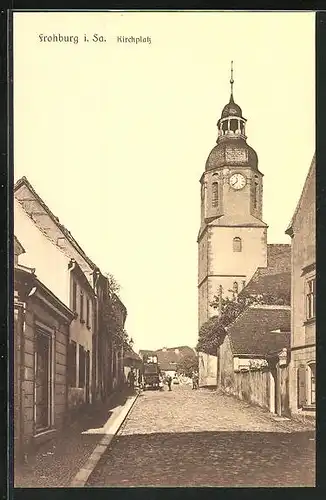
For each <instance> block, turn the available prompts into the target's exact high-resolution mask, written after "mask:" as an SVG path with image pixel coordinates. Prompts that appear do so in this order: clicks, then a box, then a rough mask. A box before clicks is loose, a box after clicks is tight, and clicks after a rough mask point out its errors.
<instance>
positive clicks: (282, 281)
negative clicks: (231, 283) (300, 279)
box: [240, 244, 291, 297]
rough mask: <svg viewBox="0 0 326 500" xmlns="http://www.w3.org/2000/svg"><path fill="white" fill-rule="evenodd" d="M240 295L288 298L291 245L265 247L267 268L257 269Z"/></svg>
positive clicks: (289, 290)
mask: <svg viewBox="0 0 326 500" xmlns="http://www.w3.org/2000/svg"><path fill="white" fill-rule="evenodd" d="M241 293H248V294H250V295H261V294H273V295H278V294H279V295H280V296H282V297H284V296H288V297H290V294H291V245H287V244H280V245H279V244H276V245H274V244H269V245H267V267H258V268H257V270H256V271H255V273H254V275H253V276H252V278H251V279H250V281H249V282H248V283H247V285H246V286H245V287H244V289H243V290H241V292H240V294H241Z"/></svg>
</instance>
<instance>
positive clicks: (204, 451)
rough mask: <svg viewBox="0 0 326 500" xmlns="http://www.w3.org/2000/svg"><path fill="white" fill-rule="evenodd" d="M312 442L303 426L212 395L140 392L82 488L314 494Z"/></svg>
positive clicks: (311, 435)
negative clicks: (286, 489) (289, 489)
mask: <svg viewBox="0 0 326 500" xmlns="http://www.w3.org/2000/svg"><path fill="white" fill-rule="evenodd" d="M314 438H315V436H314V431H312V430H311V427H310V426H305V425H303V424H301V423H297V422H293V421H291V420H282V421H279V419H277V420H275V419H274V418H273V416H272V415H271V414H270V413H269V412H268V411H265V410H263V409H262V408H259V407H256V406H251V405H249V404H247V403H246V402H243V401H239V400H237V399H236V398H234V397H232V396H227V395H222V394H217V393H216V392H215V391H209V390H205V389H199V390H197V391H192V390H191V388H189V387H183V386H179V387H175V386H174V387H173V390H172V391H171V392H168V391H166V390H165V391H163V392H161V391H157V392H155V391H146V392H144V393H142V394H141V395H140V396H139V397H138V400H137V401H136V403H135V405H134V407H133V409H132V411H131V412H130V414H129V416H128V418H127V419H126V421H125V423H124V424H123V426H122V427H121V428H120V431H119V433H118V434H117V436H116V437H115V439H114V440H113V441H112V443H111V444H110V446H109V447H108V449H107V450H106V452H105V453H104V454H103V456H102V458H101V459H100V461H99V463H98V466H97V468H96V469H95V471H94V472H93V473H92V474H91V476H90V478H89V480H88V483H87V485H88V486H90V487H92V486H93V487H107V486H111V487H116V486H124V487H126V486H129V487H133V486H168V487H175V486H224V487H225V486H231V487H236V486H241V487H254V486H280V487H282V486H314V485H315V439H314Z"/></svg>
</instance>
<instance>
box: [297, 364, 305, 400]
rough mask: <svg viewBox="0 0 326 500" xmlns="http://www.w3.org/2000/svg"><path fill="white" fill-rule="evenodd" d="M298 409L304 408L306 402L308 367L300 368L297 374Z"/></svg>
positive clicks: (302, 366)
mask: <svg viewBox="0 0 326 500" xmlns="http://www.w3.org/2000/svg"><path fill="white" fill-rule="evenodd" d="M297 390H298V408H302V407H303V406H304V405H305V404H306V402H307V398H306V367H305V366H304V365H301V366H299V368H298V372H297Z"/></svg>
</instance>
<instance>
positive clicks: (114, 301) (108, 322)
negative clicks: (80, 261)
mask: <svg viewBox="0 0 326 500" xmlns="http://www.w3.org/2000/svg"><path fill="white" fill-rule="evenodd" d="M106 279H107V294H106V300H105V302H104V307H103V322H104V325H105V328H106V329H107V332H108V334H109V335H110V336H111V339H112V346H113V347H114V348H116V349H121V348H122V347H125V346H127V345H128V346H129V338H128V334H127V332H126V331H125V329H124V326H123V324H121V320H120V315H119V313H118V300H119V298H118V293H119V291H120V285H119V283H118V282H117V280H116V279H115V277H114V276H113V274H110V273H106Z"/></svg>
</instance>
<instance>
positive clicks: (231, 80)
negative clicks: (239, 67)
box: [230, 61, 234, 97]
mask: <svg viewBox="0 0 326 500" xmlns="http://www.w3.org/2000/svg"><path fill="white" fill-rule="evenodd" d="M230 84H231V97H233V84H234V80H233V61H231V79H230Z"/></svg>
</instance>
